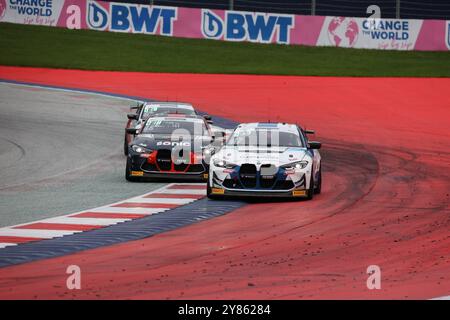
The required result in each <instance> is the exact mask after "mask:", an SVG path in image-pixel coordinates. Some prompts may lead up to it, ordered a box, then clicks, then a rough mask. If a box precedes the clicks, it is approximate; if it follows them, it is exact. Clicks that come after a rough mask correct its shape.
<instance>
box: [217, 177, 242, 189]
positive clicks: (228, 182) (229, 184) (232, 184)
mask: <svg viewBox="0 0 450 320" xmlns="http://www.w3.org/2000/svg"><path fill="white" fill-rule="evenodd" d="M222 184H223V186H224V187H225V188H228V189H242V185H241V183H240V182H239V180H237V179H236V180H234V179H225V180H224V181H223V183H222Z"/></svg>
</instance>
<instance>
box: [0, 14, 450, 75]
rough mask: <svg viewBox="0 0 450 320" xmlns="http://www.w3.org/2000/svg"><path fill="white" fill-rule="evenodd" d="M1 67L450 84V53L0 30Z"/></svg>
mask: <svg viewBox="0 0 450 320" xmlns="http://www.w3.org/2000/svg"><path fill="white" fill-rule="evenodd" d="M0 64H2V65H14V66H35V67H52V68H73V69H90V70H123V71H151V72H194V73H244V74H280V75H314V76H410V77H449V76H450V53H449V52H399V51H380V50H358V49H343V48H330V47H321V48H318V47H304V46H284V45H262V44H252V43H231V42H224V41H214V40H195V39H181V38H168V37H160V36H148V35H137V34H134V35H132V34H121V33H108V32H97V31H88V30H67V29H61V28H49V27H39V26H28V25H15V24H9V23H0Z"/></svg>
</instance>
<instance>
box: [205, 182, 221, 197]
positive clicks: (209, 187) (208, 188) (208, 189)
mask: <svg viewBox="0 0 450 320" xmlns="http://www.w3.org/2000/svg"><path fill="white" fill-rule="evenodd" d="M206 196H207V197H208V199H217V198H218V196H217V195H213V194H212V191H211V186H210V184H209V178H208V180H207V181H206Z"/></svg>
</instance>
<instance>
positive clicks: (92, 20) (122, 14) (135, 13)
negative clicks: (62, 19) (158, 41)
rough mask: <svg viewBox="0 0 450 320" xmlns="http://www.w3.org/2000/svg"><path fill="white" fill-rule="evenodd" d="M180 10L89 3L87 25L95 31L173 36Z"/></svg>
mask: <svg viewBox="0 0 450 320" xmlns="http://www.w3.org/2000/svg"><path fill="white" fill-rule="evenodd" d="M177 10H178V8H169V7H161V6H145V5H135V4H122V3H110V4H109V5H107V6H102V5H100V4H99V3H97V1H88V2H87V15H86V19H87V21H86V22H87V25H88V26H89V28H91V29H95V30H108V31H115V32H132V33H145V34H159V35H165V36H172V35H173V22H174V21H175V20H176V19H177Z"/></svg>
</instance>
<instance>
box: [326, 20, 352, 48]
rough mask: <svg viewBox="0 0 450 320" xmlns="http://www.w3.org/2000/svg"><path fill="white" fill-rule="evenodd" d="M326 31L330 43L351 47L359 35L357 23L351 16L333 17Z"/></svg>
mask: <svg viewBox="0 0 450 320" xmlns="http://www.w3.org/2000/svg"><path fill="white" fill-rule="evenodd" d="M327 31H328V39H329V40H330V43H331V44H333V45H334V46H336V47H353V46H354V45H355V43H356V40H357V39H358V35H359V27H358V23H357V22H356V20H355V19H353V18H345V17H335V18H333V19H331V21H330V23H329V24H328V28H327Z"/></svg>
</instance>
